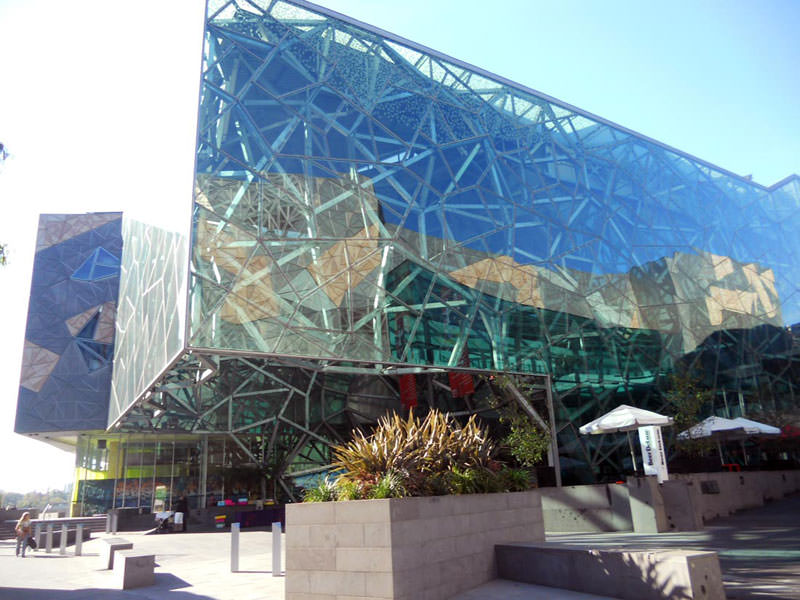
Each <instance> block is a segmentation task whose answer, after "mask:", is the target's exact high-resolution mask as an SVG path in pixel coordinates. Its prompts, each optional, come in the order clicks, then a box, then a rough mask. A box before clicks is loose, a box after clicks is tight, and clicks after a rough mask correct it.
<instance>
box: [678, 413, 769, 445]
mask: <svg viewBox="0 0 800 600" xmlns="http://www.w3.org/2000/svg"><path fill="white" fill-rule="evenodd" d="M757 433H758V429H756V428H755V427H750V426H747V425H746V424H745V423H739V422H737V421H736V420H734V419H726V418H724V417H708V418H707V419H705V420H704V421H701V422H700V423H698V424H697V425H695V426H693V427H690V428H689V429H687V430H686V431H681V432H680V433H679V434H678V439H680V440H690V439H691V440H696V439H700V438H714V439H716V440H721V439H733V438H742V437H747V436H748V435H756V434H757Z"/></svg>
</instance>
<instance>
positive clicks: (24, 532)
mask: <svg viewBox="0 0 800 600" xmlns="http://www.w3.org/2000/svg"><path fill="white" fill-rule="evenodd" d="M14 532H15V533H16V534H17V556H20V553H19V549H20V546H21V547H22V558H25V549H26V548H27V547H28V540H30V539H31V513H29V512H24V513H22V516H21V517H20V518H19V521H17V525H16V527H14Z"/></svg>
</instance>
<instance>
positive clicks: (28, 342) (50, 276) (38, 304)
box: [15, 213, 122, 433]
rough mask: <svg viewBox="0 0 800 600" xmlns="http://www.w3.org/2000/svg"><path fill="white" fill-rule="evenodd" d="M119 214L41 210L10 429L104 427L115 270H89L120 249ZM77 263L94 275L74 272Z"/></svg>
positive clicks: (110, 259) (109, 261)
mask: <svg viewBox="0 0 800 600" xmlns="http://www.w3.org/2000/svg"><path fill="white" fill-rule="evenodd" d="M121 222H122V214H121V213H94V214H87V215H42V216H41V218H40V220H39V233H38V237H37V245H36V248H37V250H36V256H35V258H34V264H33V281H32V283H31V298H30V304H29V308H28V322H27V327H26V331H25V349H24V352H23V359H22V374H21V376H20V388H19V401H18V405H17V418H16V424H15V431H17V432H18V433H33V432H37V433H38V432H49V433H54V432H65V431H81V430H86V429H104V428H105V424H106V423H105V422H106V415H107V414H108V391H109V388H110V385H111V371H112V356H113V345H114V314H115V311H116V305H117V293H118V289H119V275H118V272H112V271H113V268H112V269H105V270H104V269H98V270H97V271H95V270H94V265H95V259H96V258H97V257H102V260H101V262H102V263H103V264H107V265H112V264H113V262H114V261H115V260H116V261H117V263H118V262H119V257H120V256H121V254H122V237H121V235H120V227H121ZM83 265H91V266H92V268H91V269H85V270H86V272H87V274H89V275H93V274H95V273H99V272H100V271H102V277H93V276H89V277H86V278H76V277H73V274H74V273H75V272H76V271H80V270H81V269H82V268H83Z"/></svg>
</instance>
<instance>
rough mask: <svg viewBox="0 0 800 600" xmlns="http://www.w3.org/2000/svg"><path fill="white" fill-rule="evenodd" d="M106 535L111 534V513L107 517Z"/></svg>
mask: <svg viewBox="0 0 800 600" xmlns="http://www.w3.org/2000/svg"><path fill="white" fill-rule="evenodd" d="M106 533H111V513H108V514H107V515H106Z"/></svg>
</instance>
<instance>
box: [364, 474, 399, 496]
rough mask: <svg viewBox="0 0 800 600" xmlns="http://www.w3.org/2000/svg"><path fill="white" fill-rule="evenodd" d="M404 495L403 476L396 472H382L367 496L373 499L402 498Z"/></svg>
mask: <svg viewBox="0 0 800 600" xmlns="http://www.w3.org/2000/svg"><path fill="white" fill-rule="evenodd" d="M405 495H406V490H405V486H403V478H402V477H400V476H399V475H398V474H397V473H392V472H390V473H384V474H383V476H382V477H381V478H380V479H378V483H376V484H375V485H374V486H373V487H372V489H370V491H369V497H370V498H374V499H381V498H402V497H403V496H405Z"/></svg>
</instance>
